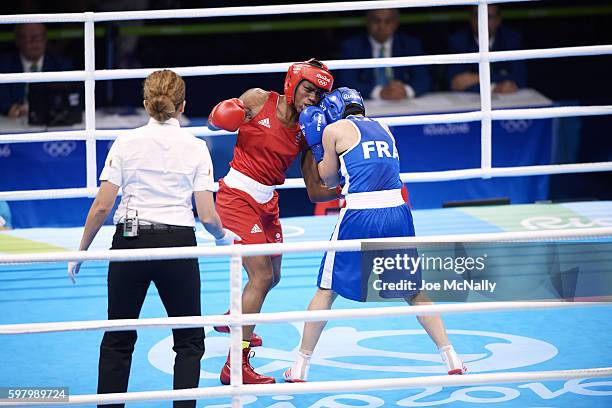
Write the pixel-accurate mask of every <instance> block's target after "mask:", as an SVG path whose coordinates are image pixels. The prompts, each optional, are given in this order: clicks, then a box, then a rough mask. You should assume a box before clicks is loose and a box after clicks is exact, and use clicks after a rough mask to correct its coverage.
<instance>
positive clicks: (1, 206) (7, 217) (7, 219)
mask: <svg viewBox="0 0 612 408" xmlns="http://www.w3.org/2000/svg"><path fill="white" fill-rule="evenodd" d="M11 228H13V224H12V216H11V207H9V205H8V203H7V202H6V201H0V230H5V229H11Z"/></svg>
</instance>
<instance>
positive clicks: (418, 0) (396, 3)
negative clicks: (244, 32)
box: [0, 0, 534, 24]
mask: <svg viewBox="0 0 612 408" xmlns="http://www.w3.org/2000/svg"><path fill="white" fill-rule="evenodd" d="M525 1H534V0H489V1H487V2H486V3H489V4H494V3H517V2H522V3H524V2H525ZM478 3H480V1H479V0H411V1H410V2H407V1H405V0H388V1H355V2H351V3H345V2H336V3H325V4H324V6H325V7H321V4H319V3H314V4H313V3H306V4H291V5H276V6H257V7H218V8H194V9H175V10H143V11H109V12H98V13H93V15H92V16H88V15H87V13H54V14H13V15H4V16H0V24H19V23H44V22H47V23H68V22H70V23H79V22H80V23H82V22H86V21H95V22H102V21H121V20H153V19H155V20H161V19H175V18H212V17H229V16H257V15H275V14H297V13H329V12H335V11H358V10H371V9H382V8H416V7H436V6H461V5H476V4H478Z"/></svg>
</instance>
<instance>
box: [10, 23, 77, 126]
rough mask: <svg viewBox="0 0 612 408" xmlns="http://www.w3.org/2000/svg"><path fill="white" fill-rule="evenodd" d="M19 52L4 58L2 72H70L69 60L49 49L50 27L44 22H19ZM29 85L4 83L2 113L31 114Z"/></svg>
mask: <svg viewBox="0 0 612 408" xmlns="http://www.w3.org/2000/svg"><path fill="white" fill-rule="evenodd" d="M15 46H16V47H17V50H16V52H13V53H11V54H6V55H3V56H1V57H0V72H1V73H16V72H38V71H69V70H71V69H72V65H71V64H70V62H69V61H68V60H65V59H63V58H59V57H54V56H53V55H49V54H48V53H46V52H45V50H46V47H47V29H46V28H45V26H44V25H43V24H40V23H27V24H18V25H17V26H16V27H15ZM27 88H28V87H27V84H25V83H12V84H3V85H0V114H2V115H6V116H9V117H11V118H18V117H21V116H27V114H28V105H27Z"/></svg>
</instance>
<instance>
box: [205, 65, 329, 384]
mask: <svg viewBox="0 0 612 408" xmlns="http://www.w3.org/2000/svg"><path fill="white" fill-rule="evenodd" d="M333 81H334V79H333V76H332V74H331V73H330V72H329V70H328V69H327V66H325V64H323V63H321V62H319V61H317V60H315V59H310V60H308V61H305V62H298V63H295V64H293V65H291V66H290V67H289V70H288V71H287V76H286V77H285V86H284V95H279V94H278V93H276V92H273V91H265V90H263V89H259V88H253V89H249V90H248V91H246V92H245V93H243V94H242V95H241V96H240V98H232V99H228V100H225V101H222V102H220V103H219V104H217V106H215V107H214V108H213V110H212V112H211V114H210V116H209V117H208V126H209V128H211V129H225V130H228V131H232V132H234V131H236V130H238V139H237V141H236V145H235V147H234V158H233V160H232V161H231V162H230V170H229V172H228V174H227V175H226V176H225V177H224V178H222V179H221V180H219V191H218V192H217V199H216V203H217V212H218V213H219V216H220V217H221V221H222V223H223V227H224V228H228V229H230V230H232V231H234V232H235V233H236V234H237V235H238V236H240V237H241V238H242V241H241V242H240V243H241V244H246V245H249V244H264V243H273V242H283V231H282V229H281V225H280V221H279V209H278V193H277V192H276V191H275V186H276V185H278V184H283V183H284V182H285V171H286V170H287V169H288V168H289V166H290V165H291V163H292V162H293V160H295V159H296V157H297V156H298V155H299V154H300V153H301V169H302V175H303V177H304V181H305V183H306V189H307V191H308V197H309V198H310V200H311V201H313V202H318V201H327V200H331V199H334V198H337V195H336V190H335V189H334V190H329V189H327V188H326V187H325V186H324V185H323V183H322V182H321V180H320V178H319V174H318V171H317V169H316V163H315V161H314V160H313V158H312V152H311V151H310V150H308V144H306V143H305V142H304V137H303V135H302V133H301V132H300V128H299V125H298V119H299V115H300V112H301V111H302V110H304V108H306V107H307V106H312V105H315V104H317V103H319V101H320V99H321V96H322V95H323V93H324V92H329V91H331V89H332V85H333ZM243 266H244V268H245V269H246V271H247V275H248V282H247V284H246V285H245V287H244V291H243V294H242V312H243V313H259V312H260V311H261V307H262V305H263V302H264V299H265V297H266V295H267V294H268V292H269V291H270V289H272V288H273V287H274V286H276V284H277V283H278V282H279V280H280V270H281V255H274V256H268V255H265V256H251V257H245V258H244V259H243ZM253 329H254V326H244V328H243V342H242V349H243V350H242V351H243V356H242V357H243V364H242V381H243V383H244V384H271V383H274V382H275V380H274V378H273V377H269V376H265V375H261V374H258V373H257V372H255V371H254V370H253V367H252V366H251V364H250V362H249V358H250V357H251V355H252V354H251V348H250V347H251V346H258V345H261V343H262V341H261V338H260V337H258V336H257V335H255V333H254V332H253ZM215 330H217V331H221V332H227V331H229V330H228V328H227V327H223V326H221V327H215ZM220 379H221V382H222V383H223V384H229V383H230V362H229V357H228V359H227V362H226V363H225V365H224V366H223V369H222V371H221V375H220Z"/></svg>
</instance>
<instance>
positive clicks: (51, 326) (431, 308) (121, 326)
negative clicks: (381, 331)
mask: <svg viewBox="0 0 612 408" xmlns="http://www.w3.org/2000/svg"><path fill="white" fill-rule="evenodd" d="M594 306H605V307H610V306H612V303H610V302H597V301H593V302H565V301H562V300H560V301H546V302H538V301H533V302H532V301H528V302H515V301H512V302H486V303H453V304H435V305H415V306H393V307H384V308H380V307H371V308H360V309H333V310H312V311H298V312H274V313H253V314H241V315H240V316H230V315H210V316H187V317H159V318H146V319H116V320H86V321H69V322H50V323H20V324H4V325H0V335H18V334H39V333H57V332H75V331H98V330H104V331H124V330H136V329H152V328H155V329H160V328H163V329H188V328H193V327H204V326H230V327H240V326H243V325H256V324H262V323H265V324H270V323H286V322H288V321H290V322H317V321H322V320H344V319H357V318H359V319H364V318H374V317H396V316H435V315H441V314H466V313H485V312H504V311H511V312H517V311H530V310H543V309H573V308H583V307H594Z"/></svg>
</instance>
